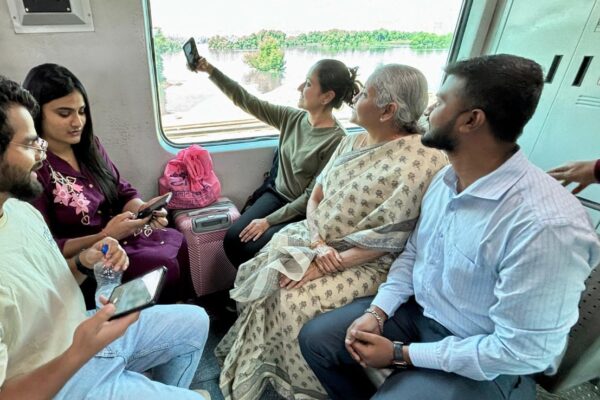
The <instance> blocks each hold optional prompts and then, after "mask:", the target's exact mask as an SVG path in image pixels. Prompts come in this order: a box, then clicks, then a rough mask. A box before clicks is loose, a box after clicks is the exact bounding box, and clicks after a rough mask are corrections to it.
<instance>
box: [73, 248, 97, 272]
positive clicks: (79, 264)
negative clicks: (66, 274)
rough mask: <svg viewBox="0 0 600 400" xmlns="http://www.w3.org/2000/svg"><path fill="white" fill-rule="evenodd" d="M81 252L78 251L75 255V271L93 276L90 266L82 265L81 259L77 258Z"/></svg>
mask: <svg viewBox="0 0 600 400" xmlns="http://www.w3.org/2000/svg"><path fill="white" fill-rule="evenodd" d="M81 253H82V251H80V252H79V253H78V254H77V255H76V256H75V266H76V267H77V271H79V272H81V273H82V274H84V275H85V276H89V277H93V276H94V270H93V269H92V268H88V267H86V266H85V265H83V263H82V262H81V260H80V259H79V255H80V254H81Z"/></svg>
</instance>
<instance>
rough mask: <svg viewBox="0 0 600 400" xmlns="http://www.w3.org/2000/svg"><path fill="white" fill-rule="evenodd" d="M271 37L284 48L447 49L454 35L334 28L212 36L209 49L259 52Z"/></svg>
mask: <svg viewBox="0 0 600 400" xmlns="http://www.w3.org/2000/svg"><path fill="white" fill-rule="evenodd" d="M267 37H268V38H272V39H273V40H274V41H275V42H276V43H277V44H278V45H279V46H280V47H281V48H285V47H321V48H326V49H335V50H343V49H363V48H377V47H385V46H394V45H399V44H408V45H410V46H411V47H412V48H414V49H447V48H449V47H450V43H451V41H452V34H451V33H449V34H446V35H438V34H435V33H429V32H401V31H390V30H387V29H377V30H373V31H345V30H339V29H332V30H328V31H322V32H309V33H301V34H299V35H296V36H288V35H286V34H285V33H284V32H281V31H274V30H269V31H267V30H262V31H260V32H257V33H253V34H251V35H247V36H241V37H224V36H213V37H211V38H210V39H209V40H208V47H209V48H210V49H213V50H252V49H258V48H259V46H260V44H261V43H262V42H263V41H264V40H265V38H267Z"/></svg>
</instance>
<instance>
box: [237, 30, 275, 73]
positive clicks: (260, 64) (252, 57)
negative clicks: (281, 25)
mask: <svg viewBox="0 0 600 400" xmlns="http://www.w3.org/2000/svg"><path fill="white" fill-rule="evenodd" d="M244 62H245V63H246V64H248V65H250V66H251V67H253V68H255V69H257V70H259V71H282V70H283V69H285V60H284V55H283V50H282V49H281V44H280V43H279V42H278V41H277V39H276V38H273V37H271V36H265V37H264V39H263V40H262V41H261V43H260V45H259V47H258V52H256V53H250V54H246V55H245V56H244Z"/></svg>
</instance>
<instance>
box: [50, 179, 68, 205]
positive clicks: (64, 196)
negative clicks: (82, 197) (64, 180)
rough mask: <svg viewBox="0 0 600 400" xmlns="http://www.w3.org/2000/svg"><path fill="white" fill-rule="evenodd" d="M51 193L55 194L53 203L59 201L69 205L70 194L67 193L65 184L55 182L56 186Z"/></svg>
mask: <svg viewBox="0 0 600 400" xmlns="http://www.w3.org/2000/svg"><path fill="white" fill-rule="evenodd" d="M52 194H53V195H54V196H55V197H54V202H55V203H61V204H63V205H65V206H68V205H69V202H70V200H71V195H70V194H69V189H68V188H67V187H66V186H64V185H61V184H60V183H58V182H56V188H55V189H54V190H53V191H52Z"/></svg>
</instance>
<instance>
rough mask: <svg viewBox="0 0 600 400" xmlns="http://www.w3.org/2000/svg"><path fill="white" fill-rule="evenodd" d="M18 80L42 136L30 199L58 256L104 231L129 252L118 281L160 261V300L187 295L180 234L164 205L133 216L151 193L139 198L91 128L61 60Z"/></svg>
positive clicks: (79, 87)
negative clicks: (35, 192)
mask: <svg viewBox="0 0 600 400" xmlns="http://www.w3.org/2000/svg"><path fill="white" fill-rule="evenodd" d="M23 86H24V87H25V88H26V89H27V90H29V91H30V92H31V94H32V95H33V96H34V97H35V98H36V100H37V101H38V103H39V105H40V113H39V115H38V116H37V117H36V119H35V127H36V130H37V132H38V135H40V136H41V137H42V138H44V139H45V140H46V141H47V142H48V152H47V159H46V160H45V161H44V163H43V166H42V168H41V169H40V170H39V171H37V175H38V180H39V181H40V183H41V184H42V186H43V187H44V193H43V194H42V196H40V197H39V198H38V199H37V200H35V201H34V203H33V204H34V206H35V207H36V208H37V209H38V210H39V211H40V212H41V213H42V215H44V218H45V219H46V222H47V223H48V226H49V227H50V230H51V232H52V235H53V236H54V239H55V240H56V242H57V244H58V246H59V248H60V250H61V251H62V253H63V255H64V256H65V257H66V258H69V257H73V256H75V255H76V254H78V253H79V252H80V251H81V250H82V249H85V248H88V247H90V246H91V245H92V244H94V243H95V242H97V241H98V240H100V239H102V238H103V237H106V236H110V237H113V238H115V239H117V240H118V241H119V243H120V244H121V246H122V247H123V248H124V250H125V251H126V252H127V255H128V256H129V263H130V266H129V268H128V269H127V270H126V271H125V274H124V276H123V280H124V281H127V280H129V279H131V278H133V277H136V276H139V275H142V274H144V273H145V272H148V271H150V270H152V269H154V268H156V267H158V266H161V265H164V266H165V267H167V269H168V272H167V281H166V286H165V290H164V291H163V295H162V296H161V301H163V302H172V301H176V300H186V299H187V296H190V297H191V291H190V289H191V283H189V281H190V277H189V258H188V252H187V246H186V243H185V242H184V239H183V235H182V234H181V233H179V232H177V231H176V230H174V229H170V228H166V226H167V223H168V222H167V218H166V216H167V212H166V210H164V209H163V208H161V209H159V210H157V211H153V212H152V213H151V214H150V215H149V216H147V217H145V218H137V216H138V212H140V211H141V210H143V209H144V208H146V207H148V206H150V205H151V204H152V203H153V202H154V201H155V199H152V200H150V201H149V202H147V203H146V202H144V201H143V200H141V199H140V197H139V194H138V192H137V190H136V189H135V188H133V187H132V186H131V185H130V184H129V183H128V182H127V181H126V180H125V179H123V177H121V175H120V174H119V171H118V169H117V168H116V166H115V165H114V164H113V163H112V161H111V160H110V158H109V157H108V154H107V153H106V151H105V150H104V147H103V146H102V145H101V144H100V141H99V140H98V138H97V137H96V136H95V135H94V132H93V127H92V117H91V111H90V107H89V101H88V97H87V93H86V91H85V88H84V86H83V84H82V83H81V82H80V81H79V79H77V77H76V76H75V75H73V73H71V72H70V71H69V70H68V69H66V68H64V67H62V66H59V65H56V64H42V65H39V66H37V67H35V68H33V69H31V71H29V73H28V74H27V77H26V78H25V81H24V82H23ZM88 281H89V280H88ZM182 286H183V289H184V290H182ZM182 292H185V293H182ZM84 293H85V294H86V295H87V294H88V293H87V291H86V290H84ZM86 300H89V298H87V296H86Z"/></svg>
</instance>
